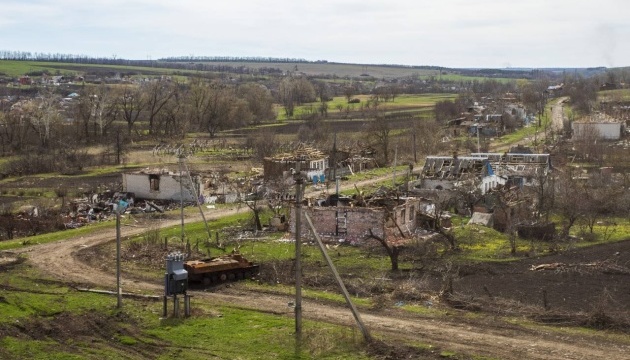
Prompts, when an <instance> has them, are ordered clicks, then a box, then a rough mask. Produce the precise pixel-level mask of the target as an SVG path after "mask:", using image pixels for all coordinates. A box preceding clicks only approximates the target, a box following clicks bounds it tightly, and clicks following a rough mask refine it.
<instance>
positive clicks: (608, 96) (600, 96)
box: [597, 89, 630, 101]
mask: <svg viewBox="0 0 630 360" xmlns="http://www.w3.org/2000/svg"><path fill="white" fill-rule="evenodd" d="M597 100H599V101H630V89H617V90H606V91H600V92H598V93H597Z"/></svg>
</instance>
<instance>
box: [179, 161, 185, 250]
mask: <svg viewBox="0 0 630 360" xmlns="http://www.w3.org/2000/svg"><path fill="white" fill-rule="evenodd" d="M183 162H184V154H182V153H181V152H180V153H179V197H180V204H179V205H180V206H179V207H180V213H181V218H182V226H181V239H182V242H183V241H184V173H183V169H182V167H183V166H182V164H183Z"/></svg>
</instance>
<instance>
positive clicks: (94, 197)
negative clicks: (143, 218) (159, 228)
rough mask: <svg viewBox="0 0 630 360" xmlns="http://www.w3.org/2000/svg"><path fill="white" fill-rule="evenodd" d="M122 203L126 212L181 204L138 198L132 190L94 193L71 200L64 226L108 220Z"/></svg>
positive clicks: (169, 207) (140, 211)
mask: <svg viewBox="0 0 630 360" xmlns="http://www.w3.org/2000/svg"><path fill="white" fill-rule="evenodd" d="M120 204H124V207H125V210H124V213H126V214H142V213H154V212H159V213H163V212H164V211H169V210H175V209H177V208H179V207H180V206H181V204H180V202H179V201H158V200H155V201H148V200H137V199H136V197H135V194H134V193H130V192H110V191H106V192H104V193H101V194H97V193H94V194H90V195H89V196H86V197H84V198H80V199H75V200H73V201H71V202H70V211H69V212H67V213H66V214H64V215H62V216H63V223H64V226H65V228H66V229H76V228H79V227H81V226H84V225H87V224H89V223H93V222H100V221H107V220H109V219H111V218H113V216H115V215H116V213H115V210H116V209H117V208H118V206H119V205H120ZM184 205H185V206H186V205H192V204H187V203H185V204H184Z"/></svg>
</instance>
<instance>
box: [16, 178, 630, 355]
mask: <svg viewBox="0 0 630 360" xmlns="http://www.w3.org/2000/svg"><path fill="white" fill-rule="evenodd" d="M379 180H381V179H372V180H367V181H363V182H360V183H357V186H359V187H361V186H365V185H367V184H369V183H372V182H377V181H379ZM353 186H354V184H351V185H345V186H344V187H342V188H350V187H353ZM237 211H248V210H246V209H243V208H241V209H240V210H239V209H237V208H233V209H223V210H214V211H213V212H208V213H207V216H206V217H207V218H208V219H214V218H218V217H222V216H226V215H230V214H233V213H236V212H237ZM198 220H200V216H199V215H197V216H196V217H191V218H189V219H188V221H198ZM179 224H180V220H179V219H177V220H167V221H161V222H160V223H159V226H160V227H169V226H178V225H179ZM150 225H151V226H152V227H155V226H156V224H150ZM147 229H148V226H146V225H141V224H138V225H137V226H126V227H124V228H123V229H122V231H121V233H122V237H123V239H124V238H127V237H129V236H133V235H138V234H141V233H143V232H144V231H146V230H147ZM113 238H114V231H113V230H112V229H108V230H101V231H98V232H96V233H94V234H91V235H88V236H82V237H77V238H72V239H67V240H63V241H59V242H54V243H48V244H41V245H35V246H31V247H26V248H23V249H19V250H17V251H13V252H17V253H22V254H24V255H26V256H27V259H28V262H29V263H30V264H32V265H33V266H36V267H38V268H40V269H41V270H42V271H43V272H44V273H46V274H49V275H51V276H54V277H57V278H59V279H61V280H62V281H65V282H68V283H69V284H81V285H84V286H92V287H99V288H105V289H111V290H114V289H115V286H116V277H115V273H114V270H113V269H111V268H103V267H102V266H99V264H87V263H84V262H82V261H81V260H79V258H78V257H77V253H78V252H79V251H80V250H82V249H85V248H88V247H92V246H97V245H100V244H103V243H106V242H110V241H114V239H113ZM123 266H124V265H123ZM123 289H124V290H125V292H138V293H151V294H155V295H161V294H162V291H163V286H162V284H161V279H156V281H154V282H147V281H143V280H133V279H132V280H129V279H123ZM191 293H192V294H193V295H194V301H193V306H194V302H199V301H208V302H210V303H213V304H228V305H230V306H239V307H242V308H247V309H253V310H258V311H265V312H270V313H274V314H278V315H283V316H293V309H292V308H289V307H288V306H287V302H289V301H291V300H292V298H291V297H290V296H285V295H276V294H268V293H262V292H254V291H244V290H239V289H235V288H224V289H221V290H219V291H218V292H206V291H192V292H191ZM303 316H304V317H305V318H308V319H313V320H318V321H324V322H329V323H335V324H343V325H348V326H352V325H354V319H353V317H352V315H351V313H350V312H349V310H347V309H345V308H344V307H341V306H336V305H331V304H321V303H318V302H315V301H312V300H308V299H305V300H304V302H303ZM362 318H363V321H364V322H365V323H366V325H367V327H368V328H369V329H370V331H371V332H372V333H373V334H374V335H376V336H377V337H379V335H380V334H382V335H387V336H388V337H391V338H394V339H401V340H406V341H411V342H416V343H418V342H419V343H424V344H431V345H433V346H437V347H439V348H442V349H446V350H449V351H455V352H457V353H461V354H471V355H476V356H487V357H490V358H497V359H506V360H510V359H515V360H516V359H518V360H521V359H539V360H552V359H554V360H557V359H566V360H576V359H585V360H586V359H589V360H596V359H602V360H603V359H606V360H608V359H630V355H629V354H630V345H629V344H628V342H625V343H620V342H615V341H612V340H609V339H607V338H606V336H605V335H596V334H588V333H579V335H570V334H568V333H562V332H551V331H550V332H548V333H544V334H541V333H540V331H535V330H530V329H527V328H526V327H523V326H519V325H512V324H510V323H507V322H503V321H500V320H497V321H487V320H474V319H469V320H462V319H461V318H460V319H454V320H448V318H445V317H441V318H430V317H423V316H421V315H414V314H412V313H410V312H404V311H402V310H397V309H389V310H384V311H378V312H366V311H364V313H363V314H362ZM576 334H577V332H576Z"/></svg>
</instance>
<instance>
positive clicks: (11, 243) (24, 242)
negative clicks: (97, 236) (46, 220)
mask: <svg viewBox="0 0 630 360" xmlns="http://www.w3.org/2000/svg"><path fill="white" fill-rule="evenodd" d="M123 224H124V221H123ZM115 226H116V224H115V223H114V221H105V222H100V223H94V224H90V225H88V226H84V227H80V228H78V229H69V230H63V231H56V232H52V233H48V234H41V235H35V236H29V237H25V238H19V239H13V240H6V241H0V250H8V249H17V248H21V247H25V246H31V245H37V244H46V243H50V242H55V241H61V240H65V239H69V238H72V237H77V236H82V235H89V234H90V233H91V232H93V231H95V230H100V229H107V228H111V229H112V237H113V236H114V227H115Z"/></svg>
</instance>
